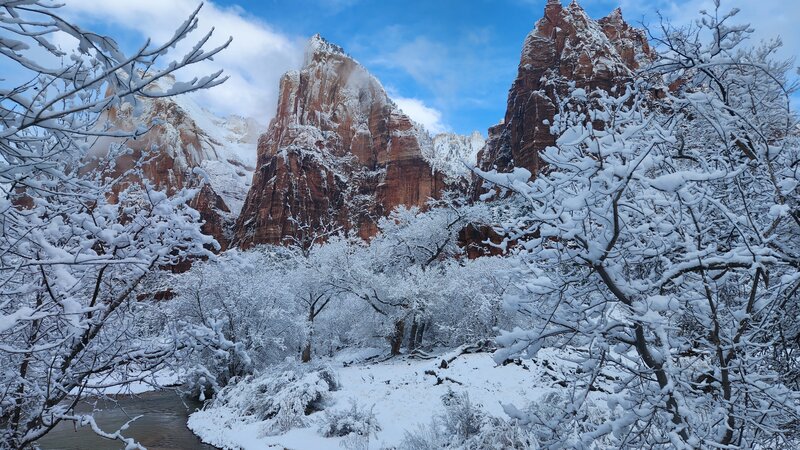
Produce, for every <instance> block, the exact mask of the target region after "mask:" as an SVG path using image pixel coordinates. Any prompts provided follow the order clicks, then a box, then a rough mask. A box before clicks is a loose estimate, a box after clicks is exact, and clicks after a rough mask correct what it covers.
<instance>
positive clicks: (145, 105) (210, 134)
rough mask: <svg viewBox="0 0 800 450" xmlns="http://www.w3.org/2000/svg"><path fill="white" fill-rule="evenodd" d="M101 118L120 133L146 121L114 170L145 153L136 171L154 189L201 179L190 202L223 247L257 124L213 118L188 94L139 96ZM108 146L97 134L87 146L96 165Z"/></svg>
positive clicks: (247, 172) (245, 186)
mask: <svg viewBox="0 0 800 450" xmlns="http://www.w3.org/2000/svg"><path fill="white" fill-rule="evenodd" d="M173 82H174V80H172V79H162V80H161V81H160V82H159V83H158V85H157V86H154V87H153V89H159V90H162V91H166V90H168V89H169V88H170V87H171V84H172V83H173ZM106 119H108V120H107V121H105V120H103V121H101V124H102V126H110V127H112V128H116V129H122V130H126V131H132V130H134V129H136V128H137V127H140V126H143V125H144V126H147V125H151V127H150V129H149V130H148V131H147V133H145V134H144V135H142V136H140V137H138V138H137V139H135V140H128V141H126V142H125V145H126V146H127V147H130V148H131V149H132V150H133V152H132V153H131V154H129V155H125V156H122V157H120V158H117V160H116V167H115V168H114V170H113V172H114V173H117V174H119V173H122V171H124V170H127V169H130V168H131V167H133V164H134V163H135V162H136V161H137V160H139V159H140V158H141V156H142V155H143V152H145V151H147V152H148V154H147V157H146V162H145V163H144V165H143V167H142V172H143V175H144V177H145V178H147V179H148V180H149V181H150V182H151V183H153V184H154V185H156V186H157V187H159V188H161V189H166V190H167V191H168V192H174V191H175V190H177V189H180V188H182V187H193V186H197V185H198V184H199V182H200V180H201V179H204V180H205V181H206V185H205V186H204V187H203V189H202V190H201V192H200V194H199V195H198V196H197V197H196V199H195V201H194V202H193V205H192V206H193V207H195V208H196V209H197V210H198V211H200V213H201V216H202V218H203V220H205V221H206V225H205V227H204V230H205V231H206V232H207V233H208V234H211V235H212V236H214V237H215V238H216V239H217V241H218V242H219V243H220V244H221V245H222V247H223V248H226V247H227V245H228V242H229V240H230V232H231V228H232V225H233V222H234V221H235V219H236V217H238V215H239V212H240V211H241V208H242V205H243V204H244V199H245V196H246V195H247V192H248V190H249V187H250V182H251V179H252V175H253V170H254V169H253V167H254V165H255V148H256V141H257V139H258V136H259V134H260V133H261V131H262V127H261V126H259V124H258V122H257V121H256V120H255V119H252V118H244V117H239V116H230V117H227V118H221V117H217V116H215V115H214V114H212V113H211V112H209V111H208V110H206V109H204V108H202V107H200V106H199V105H198V104H197V103H196V102H195V101H194V99H193V98H192V96H191V94H184V95H179V96H176V97H170V98H147V99H145V98H140V99H138V100H137V103H136V104H131V103H126V104H123V105H122V106H120V107H119V108H114V109H112V110H110V112H109V114H108V115H107V117H106ZM117 143H120V142H117ZM112 144H115V142H114V139H112V138H103V139H101V140H99V141H98V142H96V143H95V144H94V145H93V152H92V155H93V156H95V157H98V159H97V160H96V162H97V164H99V163H100V162H101V161H102V158H103V157H104V156H105V155H106V152H107V151H108V148H109V146H110V145H112ZM127 182H136V180H127ZM123 185H124V184H123Z"/></svg>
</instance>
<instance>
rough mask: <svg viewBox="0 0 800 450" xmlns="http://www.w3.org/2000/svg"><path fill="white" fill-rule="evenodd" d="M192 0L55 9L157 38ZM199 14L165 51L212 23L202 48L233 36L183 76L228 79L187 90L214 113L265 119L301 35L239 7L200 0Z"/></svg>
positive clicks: (81, 3) (94, 1) (82, 2)
mask: <svg viewBox="0 0 800 450" xmlns="http://www.w3.org/2000/svg"><path fill="white" fill-rule="evenodd" d="M197 5H198V2H197V1H196V0H135V1H108V0H71V1H69V2H67V5H66V6H65V7H64V8H63V9H62V10H61V13H63V14H65V15H67V16H69V17H71V18H72V19H73V20H75V21H77V22H78V23H80V24H83V25H85V26H87V27H88V28H96V27H95V25H98V24H101V25H103V26H106V27H109V26H115V27H120V28H122V29H123V30H124V31H133V32H135V33H136V34H139V35H140V37H141V40H142V42H143V39H144V38H146V37H149V38H152V39H153V40H154V41H155V42H156V43H160V42H163V41H165V40H167V39H169V38H170V37H171V36H172V34H173V33H174V30H175V29H176V28H177V27H178V25H180V23H181V22H182V21H183V20H185V19H186V18H187V17H188V16H189V15H190V14H191V13H192V11H194V9H195V8H196V7H197ZM199 19H200V21H199V26H198V29H197V30H196V31H195V32H193V33H192V35H191V36H190V37H189V38H188V39H186V40H185V41H184V42H182V43H180V44H179V45H178V46H177V48H176V49H175V51H174V52H173V53H172V54H171V55H170V56H174V57H178V56H181V55H182V54H183V53H181V52H182V51H183V52H185V51H187V50H188V49H189V48H190V47H191V45H193V44H194V43H195V42H196V40H197V39H199V38H200V37H202V36H203V35H204V34H205V33H206V32H207V31H208V30H210V29H211V28H212V27H213V28H214V37H213V38H212V39H211V40H210V41H209V43H208V45H207V46H208V48H212V47H213V46H217V45H220V44H222V43H224V42H225V40H227V39H228V37H229V36H231V37H233V42H232V43H231V44H230V46H229V47H228V48H227V49H225V50H224V51H223V52H222V53H220V54H218V55H217V56H216V57H215V58H214V61H206V62H203V63H200V64H197V65H195V66H192V67H190V68H187V69H188V70H187V71H186V72H184V74H183V76H184V77H187V78H190V77H194V76H201V75H205V74H208V73H212V72H215V71H217V70H219V69H224V70H225V72H226V74H227V75H229V76H230V79H229V80H228V81H227V82H225V83H224V84H223V85H221V86H218V87H215V88H213V89H210V90H205V91H201V92H198V93H195V94H192V95H196V96H197V100H198V101H199V102H200V103H201V104H202V105H204V106H206V107H207V108H208V109H210V110H212V111H214V112H215V113H217V114H220V115H226V114H239V115H243V116H250V117H253V118H255V119H256V120H257V121H258V122H260V123H263V124H266V123H267V122H268V121H269V119H270V118H271V117H272V116H274V114H275V109H276V106H277V99H278V80H279V79H280V76H281V75H282V74H283V73H284V72H286V71H287V70H290V69H294V68H297V67H299V66H300V64H301V63H302V57H303V48H304V41H305V39H304V38H298V37H292V36H287V35H284V34H281V33H279V32H277V31H275V30H273V29H272V28H271V27H270V26H269V25H268V24H267V23H265V22H263V21H261V20H259V19H257V18H255V17H252V16H249V15H247V14H246V13H245V12H244V11H243V10H242V9H241V8H239V7H221V6H218V5H216V4H214V3H213V2H210V1H206V2H205V4H204V6H203V8H202V9H201V11H200V15H199ZM109 34H112V35H116V34H117V33H113V32H111V33H109ZM134 44H141V42H135V43H134Z"/></svg>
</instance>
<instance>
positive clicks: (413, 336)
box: [408, 317, 419, 353]
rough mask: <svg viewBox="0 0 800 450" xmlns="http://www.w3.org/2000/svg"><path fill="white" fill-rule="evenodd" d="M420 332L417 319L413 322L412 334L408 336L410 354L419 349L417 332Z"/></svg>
mask: <svg viewBox="0 0 800 450" xmlns="http://www.w3.org/2000/svg"><path fill="white" fill-rule="evenodd" d="M418 330H419V322H418V321H417V319H416V317H415V318H414V320H413V322H411V332H410V333H409V334H408V352H409V353H411V352H413V351H414V349H415V348H417V331H418Z"/></svg>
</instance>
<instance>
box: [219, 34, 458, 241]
mask: <svg viewBox="0 0 800 450" xmlns="http://www.w3.org/2000/svg"><path fill="white" fill-rule="evenodd" d="M429 141H430V137H429V136H428V135H427V132H425V130H424V129H422V128H421V127H420V126H419V125H417V124H415V123H414V122H413V121H412V120H411V119H409V117H408V116H406V115H405V114H404V113H403V112H402V111H401V110H400V109H399V108H398V107H397V106H396V105H395V104H394V103H393V102H392V101H391V100H390V99H389V97H388V96H387V94H386V92H385V91H384V89H383V87H382V86H381V84H380V83H379V82H378V80H376V79H375V78H374V77H373V76H372V75H370V74H369V73H368V72H367V71H366V69H364V68H363V67H362V66H361V65H360V64H358V63H357V62H356V61H355V60H353V59H352V58H350V57H349V56H347V55H346V54H345V53H344V51H343V50H342V49H341V48H340V47H338V46H336V45H333V44H330V43H328V42H327V41H325V40H324V39H322V38H321V37H319V36H318V35H317V36H314V37H313V38H312V39H311V41H310V43H309V45H308V48H307V50H306V56H305V61H304V65H303V68H302V69H301V70H299V71H292V72H289V73H287V74H285V75H284V76H283V77H282V79H281V81H280V97H279V101H278V110H277V114H276V116H275V118H274V119H273V120H272V122H271V123H270V125H269V128H268V130H267V132H266V133H265V134H264V135H262V136H261V138H260V140H259V144H258V161H257V166H256V172H255V175H254V177H253V184H252V188H251V189H250V192H249V193H248V195H247V200H246V202H245V204H244V207H243V209H242V213H241V215H240V216H239V219H238V221H237V223H236V232H235V236H234V241H235V244H236V245H239V246H242V247H248V246H251V245H254V244H261V243H271V244H281V243H285V242H286V238H287V237H289V236H294V237H295V238H296V237H297V234H298V233H299V231H298V227H303V228H304V229H308V228H310V229H311V230H320V229H323V228H328V229H330V228H342V229H345V230H356V231H357V232H358V233H359V235H360V236H361V237H364V238H367V237H370V236H372V235H374V233H375V232H376V231H377V230H376V225H375V223H376V220H377V219H378V218H379V217H381V216H384V215H386V214H388V213H389V212H390V211H391V210H392V209H394V208H395V207H397V206H399V205H407V206H422V205H424V204H425V202H426V201H427V200H428V198H431V197H434V198H435V197H437V196H438V195H439V194H440V192H441V191H442V189H443V187H444V176H443V174H441V173H439V172H436V171H435V170H433V169H432V168H431V166H430V165H429V164H428V162H427V161H426V160H425V158H424V157H423V154H422V148H423V147H424V146H425V145H426V142H428V143H429ZM428 145H429V144H428Z"/></svg>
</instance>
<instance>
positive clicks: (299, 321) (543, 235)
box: [0, 0, 800, 449]
mask: <svg viewBox="0 0 800 450" xmlns="http://www.w3.org/2000/svg"><path fill="white" fill-rule="evenodd" d="M724 11H725V10H724V5H723V7H719V5H718V8H717V10H716V11H709V12H707V13H703V14H702V15H701V17H699V20H698V21H697V22H696V23H694V24H693V25H691V26H689V27H685V28H678V27H673V26H672V25H670V24H669V23H667V22H664V23H663V24H662V27H661V28H660V29H652V30H649V31H650V33H651V34H652V36H651V40H652V42H653V43H654V46H655V49H656V50H657V52H658V57H657V58H656V60H655V61H654V62H653V63H652V64H649V65H648V66H646V67H644V68H643V69H642V70H641V71H640V72H639V73H637V74H636V76H635V77H634V79H632V80H630V81H629V82H628V83H627V84H626V86H625V88H624V89H616V90H613V91H612V92H606V91H602V90H597V91H590V90H587V89H582V88H575V87H574V86H573V87H572V88H571V89H569V92H570V94H569V95H568V96H566V97H564V98H562V99H561V102H560V104H559V105H558V108H559V109H558V113H557V115H556V117H555V120H554V121H553V122H552V123H550V124H549V125H550V127H551V132H552V133H553V134H554V135H555V136H556V137H557V139H556V144H555V145H554V146H552V147H549V148H548V149H547V150H546V151H544V152H542V153H541V155H540V156H541V158H542V160H543V162H544V163H545V168H544V169H543V170H542V171H541V172H540V173H538V174H536V175H535V176H533V177H531V173H530V172H529V171H528V170H526V169H522V168H517V169H515V170H513V171H512V172H510V173H508V172H507V173H502V172H497V171H481V170H479V169H477V168H476V169H473V171H474V176H475V177H479V178H480V179H482V180H483V181H484V182H485V183H486V184H487V186H488V187H489V188H490V194H486V195H483V196H482V197H481V199H480V200H477V199H472V197H471V196H469V195H467V194H464V193H460V192H452V193H450V194H448V195H446V196H444V198H442V199H440V200H431V201H430V203H429V204H428V206H427V207H426V208H416V207H409V208H406V207H400V208H398V209H396V210H394V211H393V212H392V213H391V214H390V215H389V216H388V217H386V218H383V219H380V220H379V222H378V230H379V231H378V234H377V236H376V237H374V238H372V239H371V240H368V241H366V240H363V239H361V238H359V237H358V236H357V235H355V234H353V233H347V232H345V231H343V230H341V229H339V228H337V227H336V226H335V225H333V224H302V223H298V224H297V229H298V230H299V231H298V233H297V234H296V236H295V237H294V239H290V240H287V241H286V243H285V245H260V246H255V247H253V248H250V249H247V250H241V249H231V250H228V251H225V252H222V253H215V252H214V250H215V249H216V243H215V242H214V240H213V239H212V238H211V237H209V236H206V235H203V234H202V233H201V231H200V226H201V220H200V217H199V214H198V213H197V211H195V210H194V209H192V208H190V207H189V206H188V202H189V201H190V199H191V198H192V197H193V196H194V195H196V193H197V189H186V190H183V191H180V192H176V193H172V194H170V195H168V193H167V192H163V191H159V190H158V189H156V188H155V187H153V186H152V185H150V184H148V182H147V181H146V178H145V177H144V176H141V177H140V178H139V179H141V180H142V182H141V183H128V182H123V179H125V180H127V179H130V178H125V177H129V176H130V175H131V174H130V173H126V174H125V176H124V177H117V178H111V177H108V176H107V174H108V173H109V172H108V167H89V166H88V165H87V164H85V157H86V154H87V152H88V149H89V148H90V146H91V144H92V142H93V141H95V140H97V139H98V138H100V137H104V136H113V137H121V138H125V139H134V138H135V137H136V136H137V135H139V134H141V133H144V132H145V131H146V129H147V128H148V127H149V126H151V125H152V124H147V123H143V124H141V127H140V129H137V130H135V131H133V132H126V133H123V132H120V131H117V130H113V129H109V128H108V127H107V126H104V123H103V114H104V113H106V112H107V111H109V110H110V109H111V108H114V107H116V106H118V105H120V104H122V103H125V102H129V103H133V104H136V102H137V101H140V99H141V98H146V97H158V96H174V95H179V94H185V93H189V92H191V91H194V90H198V89H207V88H213V87H214V86H215V85H217V84H219V83H222V82H224V81H225V77H224V76H223V75H222V74H221V73H213V74H210V75H209V76H207V77H204V78H199V79H198V78H195V79H189V80H188V81H186V82H180V83H176V84H175V88H173V89H172V90H170V91H168V92H163V91H159V90H158V89H154V88H152V86H153V84H154V83H155V82H156V81H157V80H159V79H160V78H162V77H165V76H168V75H173V74H175V75H177V77H178V78H179V79H180V76H181V73H182V69H183V68H184V67H186V66H189V65H192V64H196V63H198V62H201V61H204V60H206V59H208V58H212V57H213V56H214V55H215V54H216V53H217V52H220V51H225V48H224V47H225V46H222V47H218V48H206V47H207V45H206V43H207V40H208V36H205V37H203V38H202V39H200V40H199V41H198V42H197V43H196V44H195V45H193V47H192V50H191V51H190V52H188V53H187V54H186V55H184V56H183V57H182V58H180V59H177V60H176V61H174V62H163V61H162V59H163V57H164V55H165V54H166V53H167V50H168V49H169V48H171V47H173V46H174V45H175V44H176V43H177V42H178V41H181V40H183V39H185V38H186V36H187V35H188V33H189V32H190V31H192V30H194V29H195V28H196V27H197V26H198V24H197V17H196V15H194V16H192V17H189V18H188V20H187V21H186V22H185V23H183V24H182V25H181V26H180V27H179V28H178V29H177V31H176V33H175V35H174V38H173V39H172V40H170V41H168V42H165V43H163V44H159V45H154V44H153V43H150V42H148V43H146V44H145V45H143V46H142V47H141V49H140V50H139V51H138V52H136V53H134V54H130V55H129V54H124V53H123V52H122V51H121V50H120V48H119V47H118V46H117V45H116V44H115V43H114V41H113V40H111V39H110V38H106V37H102V36H99V35H97V34H94V33H91V32H88V31H85V30H82V29H80V28H78V27H77V26H75V25H73V24H71V23H70V22H68V21H66V20H64V19H62V18H61V17H59V15H58V9H57V8H51V7H49V6H43V5H42V4H41V3H40V2H37V1H33V0H15V1H9V0H0V24H2V27H3V29H4V30H5V31H6V32H10V33H13V38H12V37H7V36H10V35H7V34H3V35H0V52H2V54H3V57H4V58H7V59H10V60H11V61H13V62H14V63H15V64H17V65H18V66H20V67H21V68H23V69H24V70H26V71H28V72H29V73H30V77H29V79H28V80H26V81H25V82H23V83H21V84H18V85H15V86H13V87H9V86H7V84H8V83H7V81H2V87H0V448H9V449H11V448H31V447H32V446H34V445H35V444H34V443H35V442H36V441H37V440H38V439H40V438H41V437H42V436H44V435H46V434H47V433H48V432H50V431H51V430H52V429H53V428H54V427H55V426H56V425H57V424H59V423H60V422H64V421H67V422H74V423H75V424H76V426H80V427H84V426H85V427H90V428H91V429H93V430H94V431H95V432H96V433H98V434H101V435H102V436H104V437H107V438H109V439H116V440H119V441H121V445H123V446H127V448H137V446H138V444H137V443H136V442H135V441H134V440H133V439H131V438H129V437H126V435H125V431H124V429H120V430H104V429H101V427H99V426H98V425H97V424H96V423H95V421H94V419H93V417H92V415H91V414H90V413H79V412H76V406H77V405H78V404H79V402H80V401H81V400H82V399H84V398H86V397H87V396H91V395H98V393H102V392H104V389H108V388H111V387H120V386H122V387H124V386H127V385H131V384H133V383H141V382H145V383H152V384H158V383H159V381H158V380H160V379H162V378H160V377H161V376H162V375H164V374H168V375H169V377H171V378H174V380H176V381H177V382H179V383H180V384H181V385H182V387H181V388H180V389H181V390H182V391H183V392H184V393H185V394H186V395H189V396H192V397H194V398H198V399H200V400H203V401H205V402H206V406H205V410H204V411H202V413H209V412H210V413H212V414H219V415H220V417H222V416H223V415H224V414H231V415H232V416H236V417H246V418H248V420H249V421H250V422H248V423H251V422H252V423H255V422H258V423H261V424H264V425H263V427H262V428H261V429H260V430H261V431H260V433H261V434H262V435H274V434H278V433H282V432H287V431H289V430H291V429H295V428H299V427H311V426H312V425H313V426H316V427H317V428H319V430H317V429H316V428H315V429H314V430H312V432H313V433H318V434H321V435H322V436H325V437H342V438H348V439H349V440H347V439H345V440H343V441H341V442H342V445H347V446H352V448H367V446H369V445H370V444H369V442H370V440H369V439H370V436H371V435H374V434H375V433H376V432H377V431H379V430H381V427H383V428H385V427H387V426H388V425H390V424H388V423H382V422H381V421H379V420H378V419H377V418H376V417H380V415H376V413H377V411H372V410H371V409H370V408H369V405H370V404H371V403H370V401H371V400H370V399H368V398H367V399H362V398H356V399H355V400H356V401H354V402H353V404H352V407H348V408H345V409H341V408H339V409H335V410H334V409H331V410H330V411H325V410H326V407H327V405H328V404H330V402H326V399H327V398H328V397H327V396H329V395H330V393H331V392H333V391H336V390H339V389H341V390H346V389H347V386H346V385H345V384H343V383H342V381H341V380H340V379H339V376H338V375H337V371H336V370H335V369H334V368H332V367H333V361H339V359H337V358H343V356H341V355H345V354H347V355H349V354H357V353H359V352H361V353H363V354H364V355H368V356H364V357H363V358H361V359H359V358H356V357H353V358H351V359H352V360H353V361H356V360H358V362H357V363H358V364H365V365H368V364H376V365H378V364H398V367H399V366H402V365H404V364H406V362H407V361H408V364H412V362H413V361H429V360H430V361H432V362H434V363H435V364H436V365H437V366H431V367H434V369H435V370H434V369H432V371H433V372H434V373H433V375H432V376H433V377H434V379H435V380H436V381H437V385H439V384H443V383H445V384H449V385H452V386H455V387H459V385H460V386H463V385H464V384H465V383H468V382H467V381H465V380H464V379H457V378H456V377H455V376H451V377H450V378H447V377H446V376H445V375H444V374H443V373H444V372H443V371H444V370H446V369H447V366H448V364H450V365H452V364H454V363H453V361H458V358H459V357H462V356H463V355H469V354H484V355H486V357H487V358H489V357H491V358H492V361H493V364H494V365H496V366H497V367H500V368H506V367H511V368H514V369H513V370H517V369H518V368H520V367H523V366H525V367H526V368H527V366H526V364H533V363H532V362H531V361H533V362H536V361H539V362H541V361H544V363H546V365H547V367H548V368H554V369H553V370H554V372H553V373H557V375H558V377H559V379H558V383H560V384H557V385H556V386H557V387H559V388H558V389H554V390H553V389H551V390H548V391H547V392H546V393H545V395H542V396H541V398H539V399H538V400H536V401H530V402H528V404H525V403H518V402H514V401H510V402H506V401H503V402H502V403H503V405H502V408H503V411H504V413H505V414H504V415H503V417H497V416H494V415H490V414H488V413H487V412H486V411H483V410H482V409H481V405H478V404H476V403H473V402H471V401H470V396H469V392H468V389H467V393H466V394H459V393H452V391H450V393H451V394H452V395H450V396H449V397H447V399H443V400H442V401H443V402H444V405H445V408H444V412H443V413H441V414H440V415H438V416H435V417H434V418H433V420H432V421H430V423H421V424H420V425H419V426H418V427H417V428H413V427H409V428H408V430H406V432H405V433H404V434H403V438H402V439H401V441H400V442H399V443H398V444H397V448H407V449H434V448H475V449H480V448H532V449H539V448H549V449H555V448H580V449H594V448H626V449H643V448H648V449H649V448H664V449H666V448H678V449H683V448H685V449H690V448H691V449H694V448H719V449H733V448H747V449H784V448H785V449H791V448H798V447H800V359H798V352H800V321H799V320H798V316H799V315H800V307H799V305H798V301H799V300H800V127H798V116H797V112H796V111H794V110H793V109H792V106H791V101H790V98H791V95H792V94H793V93H794V91H795V86H794V85H793V84H792V83H791V82H790V81H788V80H789V78H787V75H788V74H790V72H791V71H792V70H796V69H795V68H793V66H792V62H791V61H781V60H779V59H777V58H776V56H775V53H776V50H777V49H778V48H779V46H780V42H779V41H772V42H763V43H760V44H757V45H756V43H754V42H752V41H749V40H748V37H749V36H750V34H751V32H752V30H751V29H750V28H749V27H748V26H747V25H745V24H742V22H743V21H740V20H739V19H740V17H738V16H737V15H736V13H735V11H734V12H732V13H725V12H724ZM54 33H66V34H68V35H69V36H71V37H72V38H74V39H75V40H76V42H77V49H76V51H75V52H72V53H68V54H66V53H64V52H63V51H62V50H61V49H59V48H57V47H55V46H53V45H52V44H50V41H49V40H48V36H49V35H52V34H54ZM170 57H174V55H171V56H170ZM125 152H126V148H125V145H124V144H123V145H118V146H115V148H114V149H113V151H112V155H115V154H122V153H125ZM144 157H147V155H145V156H144ZM105 163H106V164H108V165H111V166H113V165H114V158H113V157H110V158H108V159H107V160H106V161H105ZM140 169H141V167H134V168H133V169H132V171H134V172H135V171H136V170H140ZM467 227H483V228H484V229H485V228H492V229H493V230H494V231H493V234H494V235H495V236H499V237H500V239H501V240H495V241H494V242H492V241H488V242H486V243H483V245H484V246H486V247H492V248H493V250H494V251H493V252H491V253H492V255H491V256H490V255H485V256H481V257H477V258H470V257H468V255H467V252H466V249H465V248H464V246H463V245H462V244H463V239H462V238H463V236H462V235H461V232H462V231H463V230H464V229H465V228H467ZM487 253H488V252H487ZM187 260H188V261H190V262H191V268H190V269H188V270H185V271H171V270H169V268H170V267H171V266H174V265H176V264H178V263H180V262H185V261H187ZM154 293H158V294H162V295H160V297H159V299H158V300H155V299H154V298H153V297H154ZM157 296H158V295H157ZM542 354H546V358H543V357H542V356H541V355H542ZM441 355H452V356H441ZM398 361H399V362H398ZM440 361H441V363H440ZM346 364H348V365H349V364H351V362H350V361H349V360H348V362H347V363H346ZM353 364H356V363H353ZM414 364H416V363H414ZM345 367H346V366H345ZM398 370H399V369H398ZM503 370H505V369H503ZM508 370H511V369H508ZM526 370H527V369H526ZM492 373H494V372H492ZM496 373H497V374H498V375H497V377H496V379H494V380H493V381H494V382H495V383H497V385H498V386H501V387H505V388H507V389H508V390H516V389H518V386H516V385H514V382H513V381H510V380H507V379H504V378H503V374H504V373H505V372H502V371H498V372H496ZM164 376H166V375H164ZM387 384H388V382H387ZM400 389H402V388H400ZM520 398H523V397H520ZM498 401H500V400H498ZM322 413H325V416H324V418H323V419H321V420H322V423H321V425H320V424H319V423H317V422H313V423H312V421H309V419H308V417H309V416H310V415H311V414H319V415H321V414H322ZM426 417H430V414H429V415H428V416H426ZM196 423H200V421H198V422H196ZM203 423H205V424H207V423H208V422H203ZM217 425H218V426H222V425H219V424H217ZM197 426H199V425H197ZM193 429H194V430H195V431H197V430H196V429H195V428H194V426H193ZM198 434H200V435H201V436H202V435H203V433H201V432H198ZM362 438H363V439H362ZM365 442H366V444H365ZM359 446H361V447H359ZM369 448H373V447H369Z"/></svg>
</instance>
